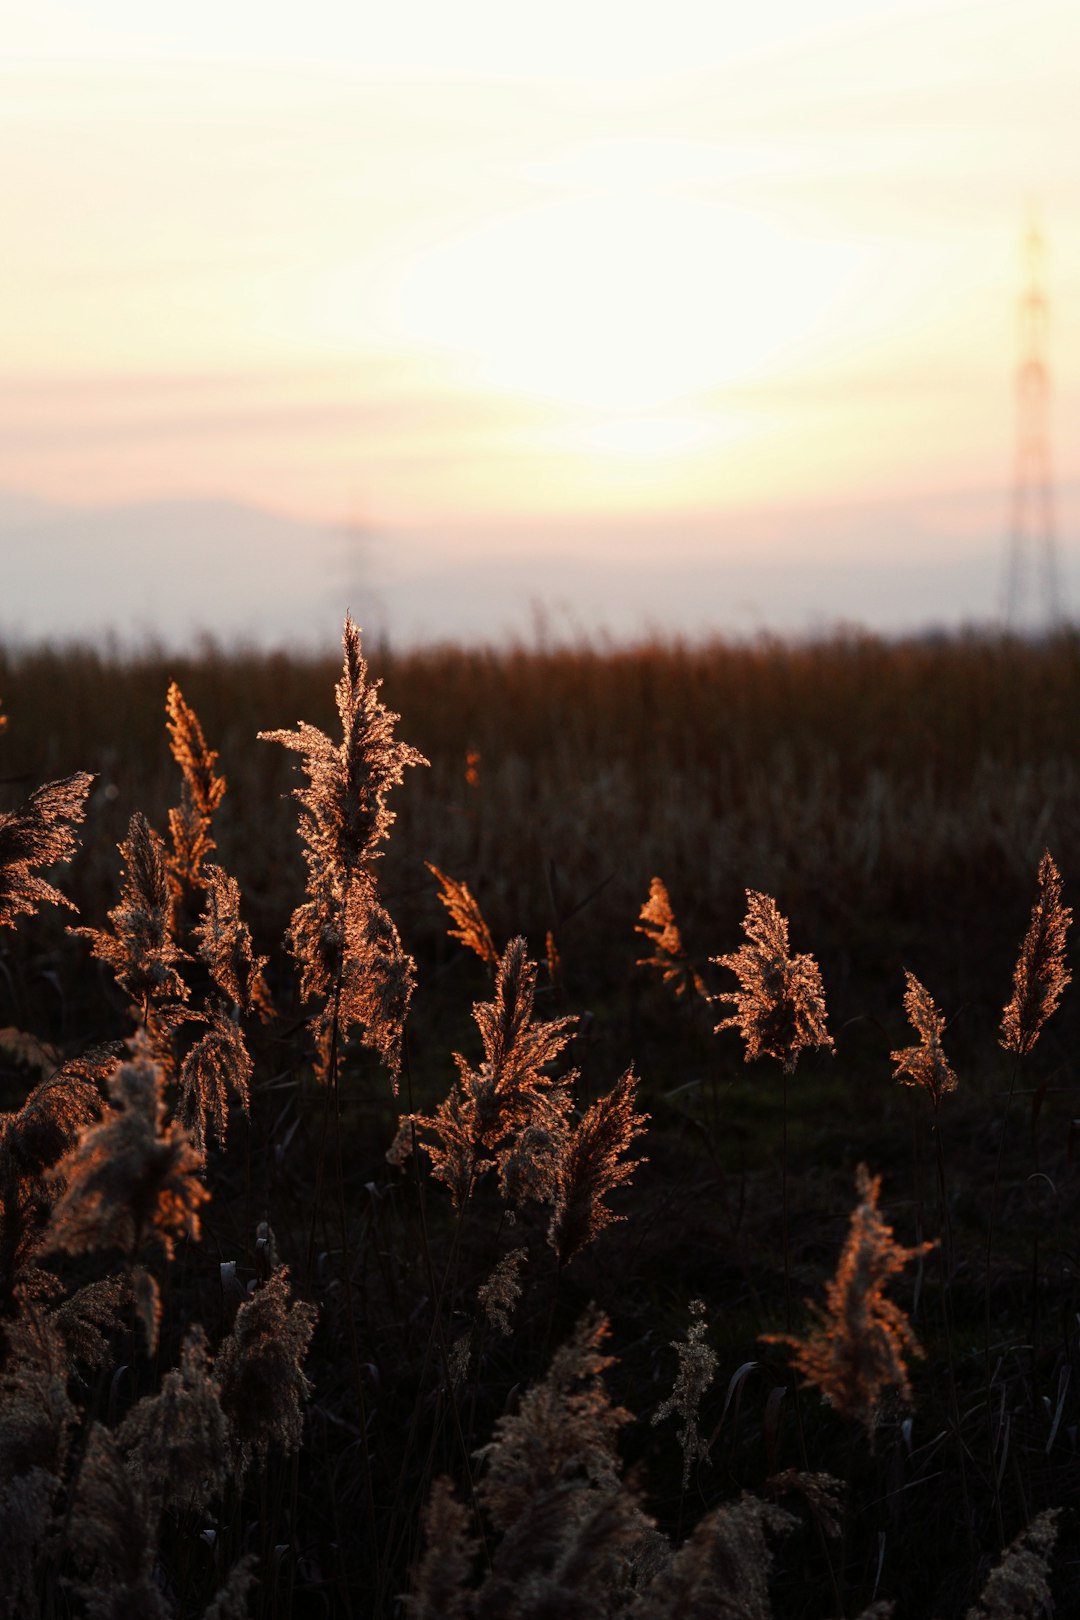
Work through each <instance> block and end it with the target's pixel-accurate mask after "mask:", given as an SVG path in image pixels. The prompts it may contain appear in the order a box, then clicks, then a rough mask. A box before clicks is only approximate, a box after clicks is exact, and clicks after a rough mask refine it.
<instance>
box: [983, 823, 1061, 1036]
mask: <svg viewBox="0 0 1080 1620" xmlns="http://www.w3.org/2000/svg"><path fill="white" fill-rule="evenodd" d="M1071 921H1072V912H1071V910H1070V909H1069V907H1068V906H1063V905H1062V903H1061V877H1060V876H1059V874H1058V869H1057V867H1056V866H1055V865H1054V862H1053V859H1052V857H1051V855H1050V851H1049V850H1047V851H1046V852H1045V853H1044V855H1043V858H1042V860H1041V861H1040V862H1039V898H1038V899H1037V900H1036V902H1035V904H1034V906H1033V907H1032V911H1031V921H1030V922H1029V923H1028V930H1027V933H1026V934H1025V935H1024V942H1023V944H1022V945H1021V947H1020V955H1019V957H1018V958H1017V962H1016V968H1015V970H1014V972H1013V993H1012V1000H1011V1001H1010V1002H1009V1004H1008V1006H1007V1007H1006V1008H1005V1010H1004V1012H1003V1014H1002V1017H1001V1036H1000V1039H1001V1044H1002V1046H1003V1047H1004V1048H1005V1050H1006V1051H1007V1052H1015V1053H1016V1055H1017V1056H1018V1057H1026V1056H1027V1055H1028V1053H1029V1052H1030V1051H1031V1050H1032V1048H1033V1047H1034V1045H1035V1042H1036V1041H1037V1040H1038V1038H1039V1035H1040V1033H1041V1031H1042V1027H1043V1025H1044V1024H1045V1023H1046V1020H1047V1019H1048V1018H1049V1017H1050V1014H1051V1013H1052V1012H1053V1011H1054V1009H1055V1008H1056V1006H1057V1004H1058V1002H1059V1001H1060V1000H1061V993H1062V991H1063V990H1064V989H1065V987H1066V985H1067V984H1069V983H1070V982H1071V980H1072V974H1071V973H1070V972H1069V969H1068V968H1067V967H1066V965H1065V936H1066V935H1067V933H1068V931H1069V924H1070V922H1071Z"/></svg>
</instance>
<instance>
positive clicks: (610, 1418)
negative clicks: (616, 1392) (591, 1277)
mask: <svg viewBox="0 0 1080 1620" xmlns="http://www.w3.org/2000/svg"><path fill="white" fill-rule="evenodd" d="M608 1331H609V1330H608V1324H607V1321H606V1319H605V1317H604V1316H603V1315H602V1313H601V1312H600V1311H599V1310H598V1309H597V1308H596V1306H595V1305H591V1306H590V1307H589V1309H588V1310H587V1311H586V1312H585V1314H584V1315H583V1316H582V1317H581V1319H580V1321H579V1322H578V1324H577V1326H576V1327H575V1329H574V1331H573V1333H572V1335H571V1336H570V1338H569V1339H568V1340H567V1342H566V1343H565V1344H563V1345H560V1347H559V1349H558V1350H556V1352H555V1355H554V1357H553V1358H552V1362H551V1366H550V1368H549V1370H548V1373H547V1376H546V1377H545V1378H544V1379H543V1380H542V1381H541V1382H540V1383H539V1384H534V1385H533V1386H532V1387H531V1388H530V1389H528V1390H526V1392H525V1394H524V1396H523V1397H522V1400H521V1404H520V1406H519V1407H518V1409H517V1411H516V1412H512V1413H507V1414H506V1415H504V1416H503V1417H500V1418H499V1419H498V1420H497V1422H496V1424H495V1434H494V1438H493V1439H492V1441H491V1442H490V1444H488V1445H486V1446H484V1447H483V1448H482V1449H481V1450H480V1451H479V1452H478V1453H477V1456H478V1457H479V1458H480V1459H481V1460H482V1461H483V1463H484V1472H483V1476H482V1478H481V1481H480V1484H479V1487H478V1491H477V1494H478V1495H479V1497H480V1500H481V1502H482V1504H483V1505H484V1507H485V1508H486V1509H487V1510H488V1512H489V1513H490V1515H491V1519H492V1522H493V1524H494V1525H495V1527H496V1529H498V1530H500V1531H502V1532H504V1533H505V1532H508V1531H510V1530H511V1529H512V1528H513V1526H514V1525H515V1524H517V1523H518V1521H519V1520H522V1518H523V1515H526V1514H528V1513H529V1511H530V1509H531V1508H532V1506H533V1504H534V1503H535V1502H536V1501H537V1499H538V1498H540V1497H542V1496H543V1495H545V1494H546V1493H547V1492H549V1491H552V1490H554V1489H555V1488H557V1487H558V1486H559V1485H560V1484H562V1483H564V1482H565V1481H567V1480H568V1479H574V1480H580V1482H581V1483H582V1485H585V1484H588V1485H589V1486H591V1487H593V1488H600V1489H605V1488H614V1487H616V1486H617V1485H618V1484H619V1458H618V1453H617V1451H616V1449H615V1442H616V1437H617V1435H618V1432H619V1429H620V1428H621V1427H622V1425H623V1424H624V1423H628V1422H629V1421H630V1413H629V1412H627V1411H625V1410H624V1409H623V1408H622V1407H618V1406H612V1404H611V1401H610V1400H609V1399H608V1394H607V1390H606V1389H605V1388H604V1383H603V1374H604V1371H605V1369H606V1368H608V1367H610V1366H611V1364H612V1360H613V1358H612V1357H611V1356H608V1355H605V1354H604V1353H603V1351H602V1349H601V1346H602V1344H603V1343H604V1340H605V1339H606V1338H607V1336H608Z"/></svg>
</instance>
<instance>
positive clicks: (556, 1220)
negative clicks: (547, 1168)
mask: <svg viewBox="0 0 1080 1620" xmlns="http://www.w3.org/2000/svg"><path fill="white" fill-rule="evenodd" d="M636 1085H637V1076H636V1075H635V1074H634V1071H633V1068H629V1069H627V1071H626V1073H625V1074H624V1075H623V1076H622V1077H621V1079H619V1080H617V1081H616V1082H615V1085H614V1086H613V1087H612V1089H611V1090H610V1091H609V1092H608V1094H607V1096H606V1097H598V1098H597V1100H596V1101H595V1102H594V1103H593V1105H592V1107H591V1108H590V1109H589V1110H588V1112H587V1113H586V1114H585V1115H584V1117H583V1118H582V1119H581V1120H580V1122H579V1123H578V1124H577V1125H576V1126H575V1127H574V1128H573V1130H572V1131H571V1132H570V1133H569V1136H568V1139H567V1141H566V1145H565V1147H564V1148H563V1150H562V1152H561V1153H560V1154H559V1157H558V1159H557V1161H556V1166H555V1178H556V1193H555V1204H554V1210H553V1212H552V1216H551V1224H550V1226H549V1227H548V1242H549V1243H550V1244H551V1246H552V1248H553V1249H554V1250H555V1253H556V1254H557V1255H558V1257H559V1264H560V1265H566V1264H567V1263H568V1262H569V1261H570V1260H572V1259H573V1257H574V1255H575V1254H577V1253H578V1251H579V1250H580V1249H583V1248H585V1246H586V1245H587V1244H589V1243H591V1242H592V1240H593V1238H595V1237H597V1236H598V1235H599V1233H601V1232H602V1231H603V1230H604V1228H605V1226H610V1225H611V1223H612V1222H613V1221H620V1220H624V1219H625V1216H622V1215H615V1214H614V1213H613V1212H612V1211H611V1210H610V1209H609V1208H608V1207H607V1205H606V1204H605V1203H604V1199H605V1197H606V1196H607V1194H608V1193H609V1192H611V1191H612V1190H613V1189H614V1188H615V1187H619V1186H621V1185H622V1183H623V1182H624V1181H629V1179H630V1177H631V1176H632V1175H633V1173H634V1171H635V1170H636V1169H637V1167H638V1165H639V1164H641V1163H642V1162H643V1161H642V1160H641V1159H628V1158H625V1157H624V1155H625V1154H626V1153H628V1152H629V1149H630V1144H631V1142H633V1141H634V1139H635V1137H638V1136H641V1135H643V1134H644V1131H645V1126H646V1123H647V1121H648V1118H649V1116H648V1114H639V1113H637V1112H636V1110H635V1108H634V1087H635V1086H636Z"/></svg>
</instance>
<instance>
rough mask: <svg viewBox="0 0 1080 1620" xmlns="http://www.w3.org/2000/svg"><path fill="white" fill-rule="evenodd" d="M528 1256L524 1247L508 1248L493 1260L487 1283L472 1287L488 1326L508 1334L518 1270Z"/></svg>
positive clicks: (517, 1293) (518, 1289)
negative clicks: (496, 1259) (492, 1267)
mask: <svg viewBox="0 0 1080 1620" xmlns="http://www.w3.org/2000/svg"><path fill="white" fill-rule="evenodd" d="M528 1258H529V1251H528V1250H527V1249H510V1250H509V1251H508V1252H507V1253H506V1254H504V1255H503V1256H502V1257H501V1258H500V1259H499V1260H498V1261H496V1263H495V1266H494V1269H493V1270H492V1273H491V1276H490V1277H489V1278H488V1280H487V1282H485V1283H481V1284H480V1287H479V1288H478V1289H477V1290H476V1298H477V1302H478V1303H479V1305H480V1308H481V1310H482V1311H483V1313H484V1317H485V1319H486V1320H487V1323H488V1325H489V1327H493V1328H497V1329H498V1331H499V1332H500V1333H501V1334H503V1336H504V1337H506V1338H509V1336H510V1313H511V1311H512V1310H513V1309H514V1307H515V1305H516V1304H517V1302H518V1300H519V1299H520V1298H521V1279H520V1277H519V1276H518V1272H519V1271H520V1269H521V1267H522V1266H523V1265H524V1264H525V1262H526V1260H527V1259H528Z"/></svg>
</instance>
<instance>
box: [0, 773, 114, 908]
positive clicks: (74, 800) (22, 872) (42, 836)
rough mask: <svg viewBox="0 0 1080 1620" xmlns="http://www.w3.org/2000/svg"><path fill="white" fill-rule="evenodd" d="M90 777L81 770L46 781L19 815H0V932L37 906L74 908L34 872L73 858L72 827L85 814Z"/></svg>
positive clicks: (18, 812)
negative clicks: (0, 928)
mask: <svg viewBox="0 0 1080 1620" xmlns="http://www.w3.org/2000/svg"><path fill="white" fill-rule="evenodd" d="M93 780H94V778H93V777H92V776H89V775H87V773H86V772H85V771H76V773H75V774H74V776H65V777H63V778H62V779H61V780H60V781H58V782H46V783H45V785H44V786H43V787H39V788H37V789H36V790H35V791H34V792H33V793H31V795H30V797H29V799H27V801H26V804H25V806H24V807H23V809H21V810H14V811H11V812H10V813H6V814H3V815H0V927H7V928H14V926H15V918H16V917H18V916H20V915H25V916H33V915H34V913H35V912H36V911H37V909H38V907H39V906H43V905H52V906H67V908H68V909H69V910H70V911H74V910H75V906H74V905H73V904H72V902H71V901H70V900H68V899H67V898H66V897H65V896H64V895H62V894H61V893H60V890H59V889H57V888H54V887H53V885H52V884H51V883H46V882H45V879H44V878H42V877H39V876H38V870H37V869H38V868H41V867H49V866H55V865H56V864H57V862H58V861H69V860H70V859H71V857H72V855H74V853H75V848H76V838H75V833H74V831H73V828H75V827H76V826H77V825H78V824H79V822H81V821H82V819H83V816H84V815H85V813H86V796H87V794H88V793H89V791H90V786H91V783H92V782H93Z"/></svg>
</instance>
